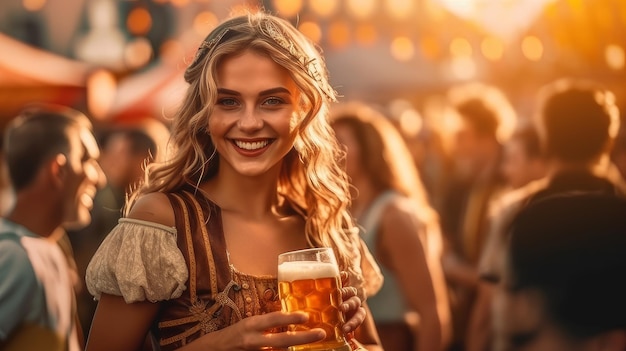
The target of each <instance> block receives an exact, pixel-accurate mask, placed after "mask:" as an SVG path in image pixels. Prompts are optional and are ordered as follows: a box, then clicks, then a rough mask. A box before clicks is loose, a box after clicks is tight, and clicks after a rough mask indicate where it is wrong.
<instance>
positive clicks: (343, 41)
mask: <svg viewBox="0 0 626 351" xmlns="http://www.w3.org/2000/svg"><path fill="white" fill-rule="evenodd" d="M328 42H329V43H330V46H331V47H333V48H335V49H341V48H344V47H346V46H347V45H348V43H350V26H349V24H348V23H347V22H346V21H343V20H336V21H333V22H332V23H331V24H330V25H329V26H328Z"/></svg>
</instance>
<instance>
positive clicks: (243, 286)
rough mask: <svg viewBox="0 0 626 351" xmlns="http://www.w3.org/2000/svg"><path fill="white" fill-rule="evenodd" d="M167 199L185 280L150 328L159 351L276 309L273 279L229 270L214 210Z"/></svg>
mask: <svg viewBox="0 0 626 351" xmlns="http://www.w3.org/2000/svg"><path fill="white" fill-rule="evenodd" d="M168 196H169V198H170V202H171V204H172V207H173V209H174V214H175V217H176V230H177V233H178V236H177V244H178V248H179V249H180V250H181V252H182V254H183V256H184V258H185V262H186V264H187V268H188V270H189V280H188V281H187V289H186V290H185V291H184V292H183V294H182V296H180V297H179V298H177V299H173V300H169V301H164V302H163V303H162V308H161V311H160V314H159V317H158V320H157V323H155V325H154V327H153V329H152V332H153V334H154V335H155V336H156V338H157V339H158V341H159V344H160V345H161V349H162V350H175V349H177V348H180V347H181V346H183V345H185V344H187V343H189V342H191V341H193V340H195V339H197V338H198V337H200V336H202V335H204V334H207V333H210V332H213V331H216V330H219V329H222V328H225V327H227V326H229V325H231V324H233V323H236V322H237V321H239V320H241V319H242V318H245V317H249V316H253V315H258V314H263V313H267V312H272V311H278V310H280V300H279V298H278V289H277V280H276V277H271V276H264V277H256V276H250V275H247V274H244V273H242V272H239V271H237V270H236V269H235V268H234V267H232V266H231V265H230V263H229V261H228V253H227V250H226V242H225V239H224V232H223V227H222V218H221V210H220V208H219V207H218V206H217V205H216V204H215V203H213V202H211V201H210V200H208V199H206V198H204V197H202V198H201V201H200V202H199V201H197V200H196V198H195V197H194V195H192V194H191V193H189V192H186V191H185V192H181V193H177V194H169V195H168ZM198 196H202V195H198ZM201 203H202V204H201Z"/></svg>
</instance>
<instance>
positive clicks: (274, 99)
mask: <svg viewBox="0 0 626 351" xmlns="http://www.w3.org/2000/svg"><path fill="white" fill-rule="evenodd" d="M282 102H283V100H282V99H279V98H277V97H271V98H268V99H266V100H265V104H266V105H279V104H281V103H282Z"/></svg>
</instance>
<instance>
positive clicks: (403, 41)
mask: <svg viewBox="0 0 626 351" xmlns="http://www.w3.org/2000/svg"><path fill="white" fill-rule="evenodd" d="M390 50H391V56H392V57H393V58H394V59H396V60H398V61H409V60H411V59H412V58H413V56H414V55H415V46H414V45H413V41H411V39H410V38H409V37H406V36H398V37H396V38H394V39H393V40H392V41H391V47H390Z"/></svg>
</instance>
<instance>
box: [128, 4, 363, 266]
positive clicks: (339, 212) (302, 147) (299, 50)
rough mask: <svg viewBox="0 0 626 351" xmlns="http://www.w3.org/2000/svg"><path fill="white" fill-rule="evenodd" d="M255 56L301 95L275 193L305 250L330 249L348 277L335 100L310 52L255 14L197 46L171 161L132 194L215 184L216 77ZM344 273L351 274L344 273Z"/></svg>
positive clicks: (349, 244) (348, 239)
mask: <svg viewBox="0 0 626 351" xmlns="http://www.w3.org/2000/svg"><path fill="white" fill-rule="evenodd" d="M245 50H254V51H256V52H259V53H262V54H264V55H267V56H268V57H270V58H271V59H272V60H273V61H275V62H276V63H277V64H279V65H280V66H282V67H284V68H285V69H286V70H287V71H288V72H289V73H290V75H291V78H292V79H293V80H294V82H295V83H296V85H297V87H298V89H299V90H300V92H301V94H300V96H301V98H300V101H299V102H298V107H297V111H298V112H297V116H296V117H295V118H294V119H295V121H294V124H295V125H294V126H295V128H296V131H297V137H296V139H295V142H294V146H293V149H292V150H291V151H290V152H289V153H288V155H287V156H286V157H285V160H284V162H283V165H282V169H281V172H280V176H279V182H278V189H277V191H278V193H279V194H280V195H281V196H282V197H283V198H284V199H285V200H286V201H287V202H288V203H290V204H291V206H292V207H293V208H294V209H295V210H297V211H299V212H300V213H302V214H303V216H304V218H305V234H306V238H307V241H308V243H309V245H311V246H326V247H333V248H334V250H335V253H336V255H337V259H338V261H339V263H340V265H341V267H342V269H345V270H348V271H349V272H350V271H352V269H353V267H351V264H350V262H351V257H354V256H353V255H355V254H357V255H358V246H357V243H356V242H355V241H354V240H353V239H352V238H354V233H355V232H356V231H357V229H356V227H355V224H354V222H353V219H352V218H351V216H350V215H349V212H348V207H349V204H350V196H349V183H348V180H347V176H346V174H345V172H344V171H343V169H342V168H341V166H340V164H339V159H340V157H341V151H340V148H339V146H338V144H337V141H336V139H335V138H334V133H333V130H332V128H331V127H330V125H329V121H328V114H329V104H330V103H331V102H334V101H335V99H336V95H335V94H336V93H335V91H334V90H333V89H332V88H330V84H329V82H328V72H327V70H326V66H325V64H324V61H323V58H322V56H321V55H320V52H319V51H318V50H317V48H316V47H315V46H314V45H313V44H312V43H311V42H310V41H309V40H308V39H307V38H306V37H305V36H304V35H302V34H301V33H300V32H298V31H297V30H296V29H295V28H294V27H293V26H292V25H291V24H290V23H289V22H287V21H285V20H283V19H280V18H277V17H275V16H273V15H270V14H267V13H264V12H257V13H248V14H245V15H242V16H238V17H233V18H231V19H229V20H227V21H225V22H223V23H221V24H220V25H219V26H217V27H216V28H215V29H214V30H213V31H212V32H211V33H210V34H209V35H208V37H207V38H206V39H205V40H204V42H203V43H202V45H201V46H200V48H199V49H198V52H197V53H196V57H195V59H194V61H193V62H192V63H191V64H190V65H189V67H188V68H187V70H186V72H185V75H184V77H185V80H186V81H187V83H189V88H188V90H187V93H186V95H185V97H184V100H183V102H182V105H181V107H180V108H179V110H178V111H177V113H176V114H175V116H174V119H173V122H172V128H171V129H172V130H171V139H170V148H171V152H170V154H171V156H170V157H168V159H167V160H166V161H164V162H161V163H152V164H150V165H149V166H148V167H147V168H146V174H145V180H144V182H143V184H142V185H141V186H140V187H138V188H137V189H136V190H135V192H134V193H133V194H131V196H130V198H129V201H128V206H127V209H128V208H129V207H130V206H131V204H132V202H133V201H134V200H135V199H136V198H137V196H139V195H141V194H145V193H149V192H175V191H178V190H180V189H181V188H183V187H188V186H190V185H191V186H193V187H195V188H196V189H197V188H198V186H199V185H200V184H201V183H203V182H205V181H206V180H208V179H210V178H212V177H213V176H215V174H216V172H217V169H218V167H219V155H217V154H216V149H215V146H214V145H213V142H212V141H211V138H210V136H209V133H208V130H207V128H208V119H209V118H211V114H212V112H213V108H214V106H215V102H216V99H217V83H216V77H217V71H218V69H219V65H220V62H222V61H223V60H224V59H225V58H226V57H228V56H231V55H237V54H239V53H241V52H243V51H245ZM351 273H354V271H353V272H351Z"/></svg>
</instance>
